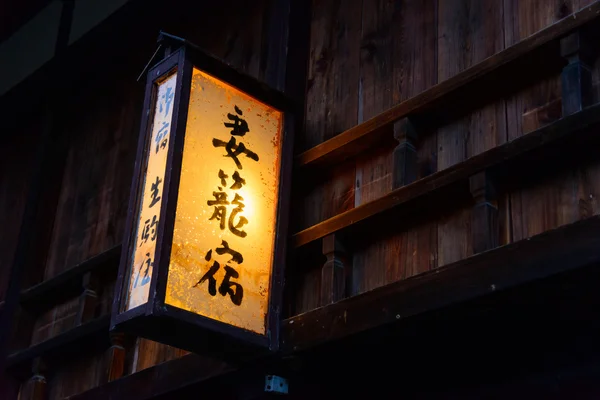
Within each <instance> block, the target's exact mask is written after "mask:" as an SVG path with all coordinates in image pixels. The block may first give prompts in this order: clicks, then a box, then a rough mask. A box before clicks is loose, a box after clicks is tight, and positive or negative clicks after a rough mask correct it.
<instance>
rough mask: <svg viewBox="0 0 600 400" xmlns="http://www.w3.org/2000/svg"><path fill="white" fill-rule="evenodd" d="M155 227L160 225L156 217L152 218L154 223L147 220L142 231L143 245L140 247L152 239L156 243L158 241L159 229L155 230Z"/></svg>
mask: <svg viewBox="0 0 600 400" xmlns="http://www.w3.org/2000/svg"><path fill="white" fill-rule="evenodd" d="M155 225H156V226H157V225H158V219H156V215H154V216H152V222H150V219H147V220H146V222H144V228H143V229H142V237H141V243H140V246H141V245H142V244H144V243H146V242H147V241H148V238H150V240H152V241H154V240H156V231H157V229H156V228H155ZM151 230H152V232H150V231H151ZM151 233H152V237H150V234H151Z"/></svg>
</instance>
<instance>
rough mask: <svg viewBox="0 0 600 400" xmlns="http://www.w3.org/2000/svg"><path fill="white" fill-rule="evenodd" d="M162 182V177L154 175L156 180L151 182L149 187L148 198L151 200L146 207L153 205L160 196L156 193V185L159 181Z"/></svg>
mask: <svg viewBox="0 0 600 400" xmlns="http://www.w3.org/2000/svg"><path fill="white" fill-rule="evenodd" d="M161 182H162V179H160V178H159V177H158V176H157V177H156V181H155V182H154V183H153V184H152V186H151V188H150V198H151V199H152V201H151V202H150V205H148V207H152V206H153V205H155V204H156V203H158V202H159V201H160V196H159V195H158V191H159V190H158V185H160V183H161Z"/></svg>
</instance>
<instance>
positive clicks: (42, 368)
mask: <svg viewBox="0 0 600 400" xmlns="http://www.w3.org/2000/svg"><path fill="white" fill-rule="evenodd" d="M45 374H46V364H45V362H44V361H43V360H42V359H41V358H39V357H38V358H35V359H34V360H33V361H32V363H31V378H29V380H28V381H27V382H25V384H24V385H23V387H22V389H21V395H20V396H19V398H20V399H21V400H45V399H46V398H47V387H46V377H45Z"/></svg>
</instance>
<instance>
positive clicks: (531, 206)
mask: <svg viewBox="0 0 600 400" xmlns="http://www.w3.org/2000/svg"><path fill="white" fill-rule="evenodd" d="M504 3H505V6H506V7H508V8H509V9H510V10H507V11H506V18H505V33H506V36H505V41H506V44H507V46H508V45H513V44H514V43H517V42H519V41H520V40H523V39H524V38H526V37H528V36H529V35H531V34H532V33H533V32H536V31H538V30H540V29H544V28H545V27H546V26H548V25H550V26H554V25H556V24H559V23H560V22H561V21H562V20H561V21H558V20H559V19H560V18H563V17H564V16H565V15H566V14H569V13H571V11H572V10H573V0H566V1H561V2H548V1H545V0H531V1H518V0H505V2H504ZM557 21H558V22H557ZM558 44H559V46H558V47H557V49H556V51H557V53H556V54H557V55H560V54H561V53H560V41H559V43H558ZM565 64H566V62H565ZM561 71H562V68H561ZM557 72H559V71H557ZM561 92H562V89H561V84H560V73H556V74H553V75H551V76H548V77H543V78H542V79H538V80H536V81H535V83H534V82H532V84H530V85H528V87H527V88H526V89H525V90H522V91H520V92H518V93H515V94H513V95H512V96H509V97H508V98H507V110H506V111H507V121H508V124H509V130H508V137H509V140H511V139H514V138H516V137H519V136H521V135H525V134H527V133H528V132H527V131H528V130H529V129H532V128H533V129H537V128H539V127H540V126H542V125H544V124H548V123H551V122H553V120H556V119H557V118H558V116H559V115H560V114H558V113H557V112H556V111H554V110H557V107H556V106H554V105H553V104H556V102H557V100H558V99H560V98H561ZM532 110H537V111H540V112H541V111H542V110H544V111H543V112H541V114H540V113H537V116H536V121H535V122H536V124H534V126H531V127H530V126H528V125H529V124H528V119H529V115H528V114H529V113H531V112H534V113H535V111H532ZM557 114H558V115H557ZM576 185H577V178H576V176H575V172H573V171H572V172H565V173H561V174H560V175H559V176H556V177H553V178H552V179H547V180H544V181H542V182H540V181H536V182H535V183H534V184H532V185H530V186H528V187H524V188H522V189H520V190H518V191H515V192H512V193H510V194H509V196H510V199H509V202H510V219H511V228H512V232H511V236H512V239H513V240H521V239H524V238H527V237H530V236H533V235H536V234H538V233H541V232H544V231H546V230H548V229H553V228H556V227H558V226H561V225H563V224H568V223H571V222H574V221H576V220H577V199H576V198H575V196H573V193H576V188H575V186H576Z"/></svg>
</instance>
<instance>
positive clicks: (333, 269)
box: [319, 234, 346, 306]
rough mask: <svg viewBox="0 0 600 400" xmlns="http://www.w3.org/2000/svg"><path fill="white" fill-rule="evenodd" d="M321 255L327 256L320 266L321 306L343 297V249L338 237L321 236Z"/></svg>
mask: <svg viewBox="0 0 600 400" xmlns="http://www.w3.org/2000/svg"><path fill="white" fill-rule="evenodd" d="M323 255H324V256H325V257H326V258H327V260H326V261H325V264H323V267H322V268H321V297H320V299H319V304H320V305H321V306H324V305H327V304H331V303H335V302H336V301H339V300H341V299H343V298H344V297H345V286H346V285H345V274H344V272H345V265H344V258H345V250H344V248H343V246H342V243H341V242H340V240H339V237H336V235H334V234H332V235H328V236H325V237H324V238H323Z"/></svg>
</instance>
